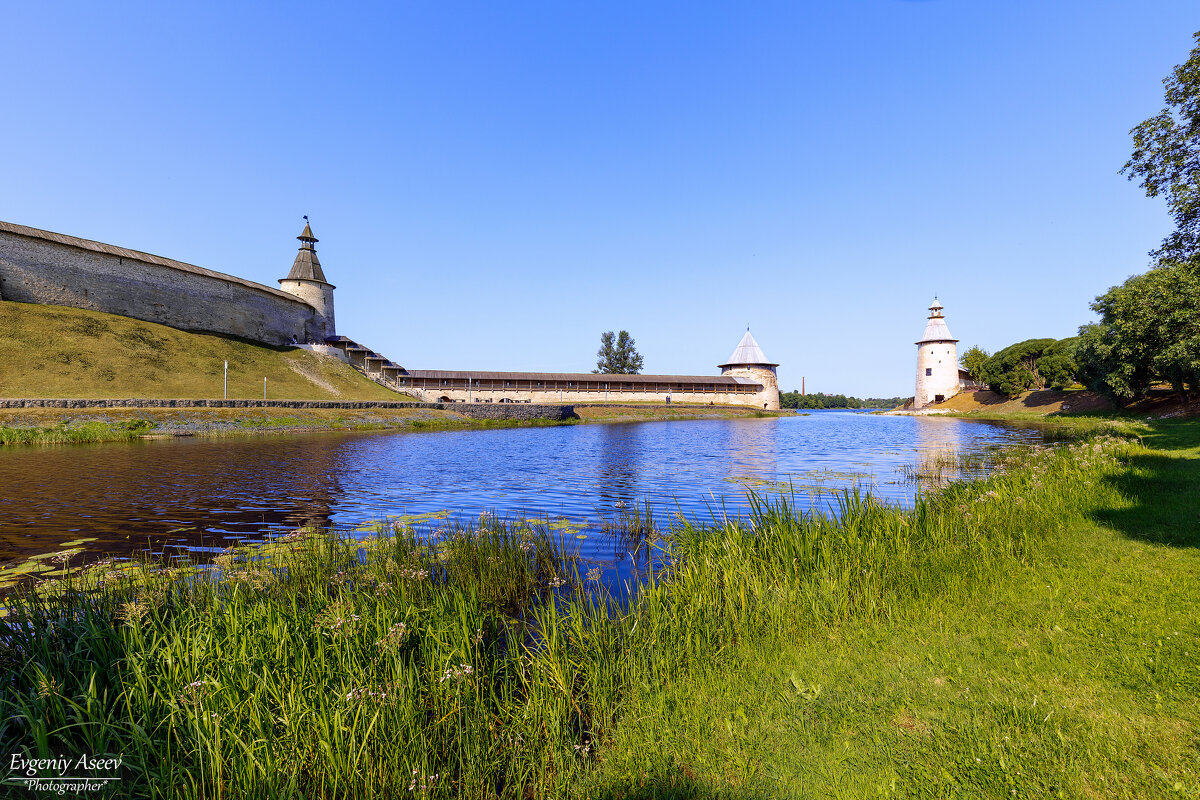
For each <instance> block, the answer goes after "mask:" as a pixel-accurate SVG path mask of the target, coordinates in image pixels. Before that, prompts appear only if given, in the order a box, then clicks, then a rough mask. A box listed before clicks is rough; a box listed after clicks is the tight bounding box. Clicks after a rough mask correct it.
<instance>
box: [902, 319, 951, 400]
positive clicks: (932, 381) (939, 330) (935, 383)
mask: <svg viewBox="0 0 1200 800" xmlns="http://www.w3.org/2000/svg"><path fill="white" fill-rule="evenodd" d="M958 389H959V384H958V339H955V338H954V337H953V336H951V335H950V329H949V328H948V327H946V318H945V317H944V316H942V304H941V303H939V302H938V299H937V298H936V297H935V298H933V303H932V305H930V306H929V320H928V321H927V322H926V323H925V333H924V334H922V336H921V339H920V341H918V342H917V391H916V394H915V395H914V396H913V408H924V407H925V406H928V405H931V404H933V403H940V402H942V401H943V400H946V399H948V398H951V397H953V396H954V395H956V394H958Z"/></svg>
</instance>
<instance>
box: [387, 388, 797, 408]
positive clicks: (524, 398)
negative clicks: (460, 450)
mask: <svg viewBox="0 0 1200 800" xmlns="http://www.w3.org/2000/svg"><path fill="white" fill-rule="evenodd" d="M397 391H401V392H405V393H407V394H411V395H414V396H417V397H420V398H421V399H422V400H424V401H426V402H438V401H440V400H441V398H443V397H447V398H449V399H450V400H452V401H453V402H456V403H471V404H473V405H478V404H481V403H482V404H486V403H488V402H489V401H490V402H491V403H500V402H501V401H506V402H507V401H512V402H515V403H525V402H529V403H541V404H549V405H553V404H556V403H659V404H661V403H663V402H664V401H665V400H666V397H667V393H666V392H657V391H644V392H639V391H628V390H626V391H619V392H618V391H609V392H604V391H568V390H565V389H564V390H563V391H562V392H559V391H558V390H557V389H555V390H537V389H534V390H529V389H473V390H471V392H470V393H469V394H468V392H467V390H466V389H464V388H461V387H460V388H457V389H455V388H449V387H443V388H441V389H432V388H430V389H415V388H413V387H411V386H400V387H398V388H397ZM670 396H671V400H672V402H675V403H700V404H705V405H707V404H710V403H711V404H712V405H718V406H747V407H750V408H764V407H766V408H773V409H778V408H779V401H778V390H776V394H775V405H774V406H772V405H771V397H770V394H769V391H764V392H745V393H742V392H720V391H717V392H686V391H684V392H679V391H675V392H671V393H670ZM764 404H765V405H764Z"/></svg>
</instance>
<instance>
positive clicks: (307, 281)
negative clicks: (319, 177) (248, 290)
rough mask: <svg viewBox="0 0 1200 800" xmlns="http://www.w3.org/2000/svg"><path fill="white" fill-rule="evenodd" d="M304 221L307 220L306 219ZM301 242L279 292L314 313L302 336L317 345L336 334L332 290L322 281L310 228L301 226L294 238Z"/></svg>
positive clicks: (305, 225) (319, 264) (280, 282)
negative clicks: (303, 303) (292, 295)
mask: <svg viewBox="0 0 1200 800" xmlns="http://www.w3.org/2000/svg"><path fill="white" fill-rule="evenodd" d="M306 219H307V217H306ZM296 238H297V239H299V240H300V252H299V253H297V254H296V260H295V261H294V262H293V263H292V271H291V272H289V273H288V276H287V277H286V278H281V279H280V281H279V288H280V289H281V290H283V291H285V292H287V293H288V294H294V295H296V296H297V297H299V298H300V299H301V300H303V301H304V302H306V303H308V304H309V305H310V306H312V307H313V308H314V309H316V312H317V313H316V314H315V315H313V324H312V326H311V327H310V329H309V330H306V331H305V332H304V334H305V338H306V339H312V340H314V341H316V342H318V343H320V344H324V343H325V339H326V338H327V337H329V336H333V335H334V334H335V330H334V327H333V290H334V289H335V288H336V287H335V286H334V285H333V284H332V283H329V282H328V281H326V280H325V272H324V271H323V270H322V269H321V262H320V260H318V259H317V248H315V247H313V245H314V244H316V243H317V242H318V241H320V240H319V239H317V237H315V236H313V232H312V228H310V227H309V226H308V223H307V222H305V223H304V230H303V231H302V232H301V233H300V235H299V236H297V237H296Z"/></svg>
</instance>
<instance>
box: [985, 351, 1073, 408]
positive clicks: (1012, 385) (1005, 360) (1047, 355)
mask: <svg viewBox="0 0 1200 800" xmlns="http://www.w3.org/2000/svg"><path fill="white" fill-rule="evenodd" d="M1075 346H1076V340H1075V339H1074V338H1071V339H1063V340H1061V341H1059V340H1057V339H1026V340H1025V341H1023V342H1017V343H1016V344H1013V345H1009V346H1008V347H1006V348H1004V349H1003V350H1000V351H999V352H997V353H996V354H995V355H994V356H992V357H991V358H989V359H988V360H987V361H985V362H983V364H982V365H981V366H980V367H979V375H978V379H979V380H982V381H983V382H985V383H986V384H987V385H988V388H989V389H991V390H992V391H993V392H999V393H1000V394H1006V395H1008V396H1009V397H1016V396H1017V395H1019V394H1020V393H1021V392H1024V391H1026V390H1027V389H1045V388H1046V386H1047V385H1049V386H1053V387H1054V388H1055V389H1063V388H1066V387H1067V386H1069V385H1071V384H1072V383H1074V382H1075V371H1076V370H1075ZM968 352H970V351H968Z"/></svg>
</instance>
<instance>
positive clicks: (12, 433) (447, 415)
mask: <svg viewBox="0 0 1200 800" xmlns="http://www.w3.org/2000/svg"><path fill="white" fill-rule="evenodd" d="M561 424H565V423H562V422H553V421H551V420H504V419H498V420H494V419H471V418H469V417H464V416H462V415H461V414H456V413H454V412H453V411H439V410H437V409H428V408H404V409H394V410H392V409H371V408H369V409H354V408H351V409H326V408H204V409H193V408H180V409H161V408H108V409H86V410H68V409H52V408H45V409H41V408H39V409H0V446H3V445H32V444H85V443H96V442H122V441H131V440H133V439H137V438H143V437H147V436H152V437H170V436H208V437H228V436H257V435H262V434H271V433H307V432H316V431H382V430H395V431H406V430H407V431H435V430H469V429H477V428H515V427H529V426H539V425H561Z"/></svg>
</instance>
